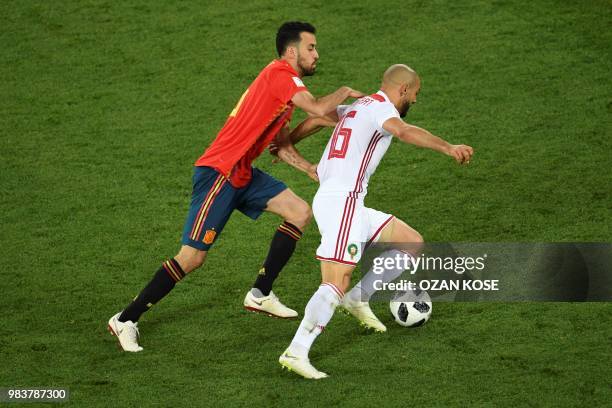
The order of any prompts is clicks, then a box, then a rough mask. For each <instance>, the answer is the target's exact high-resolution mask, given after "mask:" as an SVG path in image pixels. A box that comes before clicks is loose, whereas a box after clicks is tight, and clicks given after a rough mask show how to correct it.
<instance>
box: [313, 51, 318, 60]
mask: <svg viewBox="0 0 612 408" xmlns="http://www.w3.org/2000/svg"><path fill="white" fill-rule="evenodd" d="M318 59H319V53H318V52H317V50H314V60H315V61H316V60H318Z"/></svg>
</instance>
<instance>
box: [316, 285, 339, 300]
mask: <svg viewBox="0 0 612 408" xmlns="http://www.w3.org/2000/svg"><path fill="white" fill-rule="evenodd" d="M319 287H321V288H322V287H328V288H330V289H331V290H333V291H334V293H335V294H336V295H337V296H338V298H339V299H340V300H342V298H343V297H344V292H343V291H341V290H340V288H338V287H337V286H336V285H334V284H333V283H330V282H323V283H322V284H321V286H319Z"/></svg>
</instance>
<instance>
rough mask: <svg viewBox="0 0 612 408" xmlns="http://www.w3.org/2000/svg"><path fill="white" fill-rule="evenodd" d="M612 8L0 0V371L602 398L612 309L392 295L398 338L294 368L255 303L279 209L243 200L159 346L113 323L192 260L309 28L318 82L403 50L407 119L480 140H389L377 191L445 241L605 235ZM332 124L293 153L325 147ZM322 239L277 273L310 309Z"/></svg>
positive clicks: (81, 383) (138, 391)
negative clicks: (192, 249)
mask: <svg viewBox="0 0 612 408" xmlns="http://www.w3.org/2000/svg"><path fill="white" fill-rule="evenodd" d="M611 15H612V3H610V1H599V0H593V1H584V2H566V1H561V0H537V1H518V0H517V1H512V0H492V1H484V0H482V1H465V2H464V1H459V2H446V1H438V0H433V1H418V0H414V1H402V2H389V1H387V2H382V1H378V0H376V1H369V2H361V1H358V2H354V3H347V2H326V3H324V2H314V1H305V2H284V1H262V0H257V1H249V2H238V1H232V2H226V1H210V2H196V1H184V2H164V1H149V2H145V1H134V0H126V1H121V2H113V1H108V0H106V1H105V0H101V1H93V0H83V1H72V2H68V1H47V2H44V1H30V0H24V1H19V2H8V1H5V2H2V3H1V4H0V21H1V24H0V49H1V52H0V96H1V98H0V186H1V195H0V214H1V219H2V224H1V228H2V230H1V231H2V232H1V234H0V254H1V258H2V260H3V267H2V268H1V271H2V272H1V279H0V288H1V292H0V293H1V295H0V310H1V311H2V319H1V322H2V324H1V325H0V366H1V369H0V387H15V386H19V387H28V386H30V387H32V386H37V387H38V386H46V387H50V386H55V387H67V388H69V389H70V391H71V396H70V404H71V405H75V406H108V405H113V406H134V407H137V406H148V405H157V406H207V405H208V406H211V405H214V406H240V405H242V406H288V407H289V406H291V407H295V406H418V405H424V406H443V407H445V406H513V407H515V406H593V407H594V406H603V405H607V404H610V401H612V380H611V378H612V369H611V368H610V367H612V317H611V316H612V313H611V311H612V310H611V309H612V308H611V307H610V303H581V304H576V303H455V304H452V303H439V304H434V312H433V316H432V319H431V321H430V322H428V323H427V324H426V325H425V326H424V327H422V328H419V329H415V330H406V329H403V328H401V327H399V326H397V325H394V324H392V323H391V319H390V316H389V315H388V313H387V311H386V310H385V309H386V305H384V304H376V305H374V309H375V311H376V312H377V313H378V314H379V315H381V316H382V317H383V321H384V322H385V323H388V325H389V327H390V331H389V333H387V334H385V335H371V334H367V333H363V332H362V331H361V330H360V329H359V327H358V326H357V324H355V322H354V321H353V320H351V319H349V318H348V317H346V316H344V315H341V314H337V315H336V316H335V317H334V319H333V320H332V322H331V323H330V325H329V327H328V330H327V331H326V333H325V334H324V335H323V336H321V337H320V339H319V341H318V342H317V343H316V344H315V347H314V348H313V351H312V354H311V356H312V359H313V360H314V361H315V364H316V365H317V367H319V368H320V369H322V370H324V371H326V372H328V373H330V374H331V377H330V378H329V379H327V380H325V381H320V382H307V381H304V380H302V379H300V378H298V377H297V376H294V375H291V374H288V373H286V372H284V371H281V370H280V367H279V365H278V363H277V358H278V356H279V354H280V353H281V352H282V351H283V349H284V347H286V345H287V344H288V342H289V340H290V339H291V337H292V335H293V333H294V331H295V329H296V328H297V326H298V324H299V322H298V321H281V320H274V319H269V318H265V317H263V316H259V315H254V314H249V313H246V312H244V311H243V310H242V299H243V296H244V294H245V292H246V290H247V289H248V288H249V287H250V285H251V283H252V281H253V280H254V278H255V275H256V273H257V270H258V268H259V265H260V262H261V261H262V260H263V257H264V255H265V252H266V251H267V246H268V243H269V239H270V237H271V236H272V234H273V231H274V229H275V227H276V226H277V224H278V219H276V218H275V217H273V216H270V215H265V216H263V217H262V218H261V219H260V220H259V221H258V222H251V221H249V220H248V219H247V218H246V217H245V216H243V215H242V214H240V213H235V214H234V216H233V217H232V219H231V220H230V222H229V224H228V225H227V227H226V229H225V231H224V232H223V234H222V235H221V237H220V239H219V241H218V242H217V244H216V246H215V247H214V250H213V251H212V252H211V253H210V256H209V258H208V260H207V262H206V265H205V266H204V268H202V269H201V270H199V271H197V272H196V273H194V274H193V275H191V276H189V277H188V278H187V279H186V280H185V281H184V282H182V283H181V284H180V285H179V286H177V288H176V289H175V290H174V291H173V293H172V294H171V295H170V296H169V297H168V298H166V299H164V300H163V301H162V302H161V303H160V304H158V305H157V306H156V307H155V308H154V309H153V310H152V311H151V312H149V313H148V314H147V315H145V316H144V317H143V319H142V320H141V324H140V326H141V332H142V344H143V346H144V347H145V351H144V352H143V353H138V354H128V353H120V352H119V351H118V350H117V347H116V346H115V340H114V338H112V337H110V335H109V334H108V333H107V332H106V321H107V320H108V318H109V317H110V316H111V315H113V314H114V313H116V312H117V311H118V310H119V309H120V308H122V307H123V306H124V305H125V304H126V303H127V302H128V301H129V300H130V299H131V298H132V297H133V296H134V295H135V294H136V293H137V292H138V291H139V290H140V289H141V288H142V286H143V285H144V284H145V283H146V282H147V281H148V280H149V278H150V276H151V275H152V273H153V272H154V270H155V269H157V268H158V267H159V264H160V262H161V261H163V260H164V259H165V258H167V257H169V256H173V255H174V254H175V253H176V250H177V249H178V245H179V239H180V232H181V228H182V224H183V221H184V217H185V216H186V211H187V207H188V202H189V195H190V189H191V184H190V183H191V172H192V168H191V165H192V163H193V162H194V161H195V159H196V158H197V157H198V156H199V155H200V154H201V153H202V151H203V150H204V149H205V147H206V146H207V145H208V144H209V143H210V141H211V140H212V139H213V138H214V136H215V134H216V132H217V131H218V129H219V128H220V127H221V126H222V124H223V122H224V120H225V118H226V116H227V114H228V113H229V112H230V111H231V109H232V108H233V107H234V105H235V103H236V101H237V100H238V98H239V97H240V95H241V94H242V93H243V91H244V89H245V88H246V87H247V86H248V84H249V83H250V82H251V81H252V80H253V78H254V77H255V75H256V74H257V73H258V72H259V70H260V69H261V68H262V67H264V66H265V65H266V64H267V63H268V62H269V61H271V60H272V59H273V58H274V57H275V49H274V35H275V32H276V29H277V28H278V26H279V25H280V24H281V23H282V22H283V21H287V20H292V19H301V20H305V21H309V22H312V23H313V24H314V25H315V26H316V27H317V29H318V34H317V40H318V43H319V53H320V56H321V59H320V64H319V67H318V71H317V74H316V75H315V76H314V77H311V78H307V79H306V81H305V82H306V83H307V85H308V86H309V88H310V89H311V90H312V92H313V93H314V94H315V95H324V94H327V93H329V92H332V91H333V90H335V89H336V88H337V87H338V86H341V85H349V86H351V87H354V88H356V89H360V90H363V91H366V92H373V91H376V90H377V89H378V88H377V87H378V85H379V78H380V76H381V73H382V72H383V71H384V69H385V68H386V67H387V66H388V65H390V64H392V63H407V64H409V65H411V66H412V67H413V68H415V69H416V70H417V71H418V72H419V73H420V75H421V77H422V90H421V94H420V96H419V101H418V104H417V105H416V106H415V107H414V108H413V109H412V110H411V112H410V114H409V117H408V120H409V121H410V122H411V123H414V124H416V125H419V126H422V127H425V128H427V129H429V130H431V131H432V132H433V133H435V134H438V135H440V136H442V137H444V138H446V139H448V140H449V141H451V142H455V143H465V144H470V145H472V146H474V148H475V151H476V155H475V157H474V159H473V162H472V164H470V166H468V167H460V166H457V165H456V164H454V163H453V162H452V161H451V160H450V159H449V158H446V157H442V156H441V155H437V154H436V153H434V152H431V151H424V150H419V149H416V148H414V147H411V146H407V145H402V144H400V143H398V142H397V141H395V142H394V143H393V144H392V146H391V148H390V150H389V153H388V154H387V156H386V157H385V159H384V160H383V162H382V164H381V166H380V168H379V170H378V172H377V174H376V175H375V176H374V177H373V179H372V180H371V184H370V194H369V195H368V198H367V204H368V205H369V206H371V207H374V208H377V209H380V210H382V211H386V212H391V213H393V214H395V215H397V216H398V217H400V218H402V219H404V220H405V221H406V222H408V223H409V224H411V225H412V226H414V227H415V228H416V229H417V230H419V231H420V232H421V233H422V234H423V236H424V237H425V239H426V240H427V241H442V242H452V241H475V242H487V241H488V242H504V241H507V242H529V241H533V242H558V241H604V242H606V241H610V238H611V234H610V231H612V228H611V226H612V222H611V220H612V171H611V169H612V155H611V153H610V152H611V151H612V143H611V139H612V128H611V118H612V97H611V94H610V91H611V90H612V76H611V71H612V70H611V68H612V46H611V44H612V30H610V27H611V26H612V18H611ZM300 118H303V115H302V114H298V115H296V117H295V118H294V119H295V121H294V123H296V122H297V120H299V119H300ZM328 135H329V132H324V133H321V134H318V135H316V136H315V137H313V138H311V139H309V140H306V141H304V142H303V144H301V145H300V149H301V150H302V152H303V153H304V154H305V156H307V157H308V158H309V159H311V160H313V161H314V160H317V159H318V156H319V155H320V153H321V151H322V149H323V147H324V145H325V143H326V141H327V137H328ZM257 165H258V166H259V167H260V168H262V169H263V170H265V171H268V172H270V173H271V174H273V175H274V176H276V177H278V178H280V179H282V180H284V181H285V182H287V184H288V185H289V186H290V187H291V188H292V189H293V190H294V191H296V192H297V193H298V194H299V195H300V196H302V197H304V198H305V199H306V200H308V201H310V200H311V198H312V196H313V195H314V192H315V190H316V185H315V184H314V183H312V182H311V181H310V180H309V179H307V178H306V177H305V176H304V175H302V174H299V173H297V172H296V171H294V170H292V169H290V168H289V167H288V166H286V165H283V164H276V165H273V164H271V162H270V157H269V156H268V155H267V154H266V155H264V156H262V157H261V158H260V159H259V160H258V162H257ZM318 239H319V237H318V232H317V230H316V227H315V225H314V224H313V225H311V226H310V227H309V229H308V231H307V232H306V234H305V236H304V238H303V240H302V241H301V242H300V244H299V246H298V249H297V251H296V253H295V255H294V257H293V259H292V260H291V262H290V264H289V265H288V267H287V268H286V269H285V271H284V272H283V274H282V275H281V278H280V279H279V280H278V282H277V285H276V287H275V292H276V293H277V294H279V295H280V296H281V297H282V299H283V300H284V301H285V302H286V303H287V304H288V305H290V306H293V307H295V308H296V309H298V310H299V311H300V313H302V312H303V308H304V306H305V304H306V302H307V300H308V299H309V298H310V296H311V294H312V293H313V291H314V290H315V288H316V287H317V285H318V282H319V279H320V275H319V267H318V264H317V262H316V260H315V259H314V257H313V254H314V251H315V248H316V246H317V244H318Z"/></svg>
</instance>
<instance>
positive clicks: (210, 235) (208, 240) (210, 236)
mask: <svg viewBox="0 0 612 408" xmlns="http://www.w3.org/2000/svg"><path fill="white" fill-rule="evenodd" d="M216 236H217V231H215V230H214V229H210V230H206V234H204V239H203V241H204V243H205V244H207V245H208V244H212V243H213V241H214V240H215V237H216Z"/></svg>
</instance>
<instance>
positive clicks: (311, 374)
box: [278, 349, 328, 380]
mask: <svg viewBox="0 0 612 408" xmlns="http://www.w3.org/2000/svg"><path fill="white" fill-rule="evenodd" d="M278 362H279V363H280V365H281V366H282V367H283V368H286V369H287V370H289V371H293V372H294V373H296V374H299V375H301V376H302V377H304V378H307V379H309V380H320V379H321V378H326V377H328V375H327V374H325V373H324V372H321V371H319V370H317V369H316V368H314V367H313V366H312V364H310V360H308V359H307V358H306V357H298V356H295V355H293V354H291V353H290V352H289V349H287V350H285V352H284V353H283V354H281V356H280V357H279V359H278Z"/></svg>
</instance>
